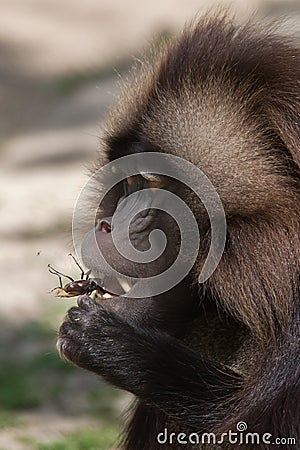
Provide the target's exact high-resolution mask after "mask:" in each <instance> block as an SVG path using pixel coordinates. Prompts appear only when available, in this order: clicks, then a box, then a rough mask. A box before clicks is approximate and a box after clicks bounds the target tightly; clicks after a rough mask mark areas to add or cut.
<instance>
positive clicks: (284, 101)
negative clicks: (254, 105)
mask: <svg viewBox="0 0 300 450" xmlns="http://www.w3.org/2000/svg"><path fill="white" fill-rule="evenodd" d="M290 88H291V89H292V90H291V91H290V93H289V91H287V92H286V95H284V93H282V95H281V96H280V99H278V100H277V101H276V103H275V105H273V107H272V112H271V117H272V122H273V127H274V129H275V131H276V133H277V134H278V135H279V136H280V138H281V140H282V141H283V143H284V144H285V146H286V148H287V149H288V150H289V152H290V154H291V156H292V158H293V160H294V162H295V163H296V164H297V166H298V167H299V168H300V81H299V80H296V82H295V85H294V86H290Z"/></svg>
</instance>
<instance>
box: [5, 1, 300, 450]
mask: <svg viewBox="0 0 300 450" xmlns="http://www.w3.org/2000/svg"><path fill="white" fill-rule="evenodd" d="M218 3H219V4H220V3H222V4H227V3H231V4H234V5H235V8H236V11H237V15H238V17H240V18H242V17H247V16H248V15H249V14H250V13H251V12H252V11H253V10H256V11H257V12H256V15H257V16H258V17H261V16H267V17H269V18H272V17H274V18H276V17H278V16H280V15H282V14H287V15H289V16H291V17H292V22H291V25H289V26H290V27H293V28H294V29H295V30H297V29H298V30H299V29H300V27H299V24H300V2H299V0H298V1H289V0H286V1H279V0H278V1H276V0H274V1H271V0H270V1H266V0H251V1H249V2H245V0H236V1H231V2H226V1H223V2H218ZM211 5H212V3H211V2H209V1H208V0H203V1H201V0H177V1H172V0H152V1H151V2H146V1H138V0H127V1H122V0H100V1H99V0H87V1H85V2H82V1H80V0H51V1H50V0H43V1H42V2H41V1H39V0H26V1H24V0H1V1H0V56H1V57H0V211H1V220H0V249H1V250H0V273H1V292H0V321H1V323H0V325H1V324H2V326H3V327H4V328H5V329H9V328H11V329H12V330H14V329H18V327H22V326H23V325H24V324H26V323H28V322H32V321H45V319H47V320H48V321H50V323H51V326H52V327H53V329H56V327H57V326H58V323H59V320H60V319H61V317H62V314H63V312H64V310H66V309H67V308H68V307H69V306H70V305H71V304H73V303H74V302H73V300H67V301H66V302H64V304H63V305H57V301H56V300H53V298H52V297H51V296H50V295H49V294H48V291H49V290H50V289H51V288H52V287H53V286H54V285H55V284H56V280H55V279H53V277H52V276H50V275H49V273H48V271H47V264H48V263H51V264H53V265H54V266H55V267H57V268H60V269H61V270H63V271H66V272H67V273H74V267H73V266H72V264H71V261H70V258H68V256H67V255H68V253H69V251H72V238H71V233H70V225H71V218H72V210H73V206H74V204H75V201H76V198H77V196H78V194H79V192H80V189H81V187H82V186H83V184H84V181H85V179H86V169H85V165H86V163H87V162H88V161H90V160H91V159H92V158H93V157H94V156H95V152H96V150H97V148H98V145H99V141H98V137H99V135H100V134H101V126H102V125H101V124H102V120H103V118H104V116H105V113H106V111H107V109H108V108H109V106H110V105H111V104H112V103H113V102H114V101H115V98H116V95H117V93H118V85H117V80H118V78H119V74H120V75H121V76H125V73H126V69H127V67H128V66H129V65H130V61H131V59H132V56H133V55H136V54H138V53H139V51H140V50H142V49H144V48H146V47H147V46H148V43H149V41H151V39H152V38H153V36H154V35H157V34H162V33H174V32H176V31H177V30H179V29H180V28H181V27H182V26H183V25H184V23H185V22H186V21H188V20H190V19H191V18H193V16H194V15H195V14H196V13H201V12H203V11H204V10H206V9H207V7H211ZM297 27H298V28H297ZM7 342H8V341H7V340H6V337H5V336H3V339H2V344H1V345H2V351H7V349H5V346H6V345H7ZM9 342H10V341H9ZM37 389H38V388H37ZM0 408H1V405H0ZM47 414H48V416H47ZM20 416H21V417H22V422H23V423H26V427H25V428H26V433H27V434H28V436H34V437H36V438H37V439H41V440H45V439H46V440H49V439H50V440H51V438H52V437H53V438H55V437H56V436H57V433H59V434H61V433H62V434H63V433H67V432H69V431H72V430H73V429H76V428H78V426H83V427H84V426H85V425H86V424H87V423H89V424H92V426H94V419H90V418H86V417H85V416H84V415H82V417H79V418H76V420H74V418H72V419H70V417H67V416H63V415H62V416H59V415H58V413H53V411H52V412H47V410H46V411H43V414H42V415H40V413H37V412H35V411H30V412H28V411H25V412H24V411H23V412H22V413H21V412H20ZM20 433H21V434H24V425H23V428H22V430H21V431H20V427H18V426H17V425H16V426H11V427H6V428H4V429H2V430H1V429H0V450H26V449H27V450H28V449H30V448H32V447H31V444H28V442H24V440H23V441H22V440H21V441H20V440H19V439H18V436H19V435H20Z"/></svg>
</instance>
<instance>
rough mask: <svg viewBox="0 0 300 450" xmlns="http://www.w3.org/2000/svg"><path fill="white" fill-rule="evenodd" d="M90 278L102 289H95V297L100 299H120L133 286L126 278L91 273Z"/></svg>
mask: <svg viewBox="0 0 300 450" xmlns="http://www.w3.org/2000/svg"><path fill="white" fill-rule="evenodd" d="M92 277H93V279H95V281H96V282H97V284H99V286H101V288H102V289H103V290H97V289H96V291H95V297H98V298H101V299H106V298H107V299H108V298H114V297H120V296H122V295H124V294H128V293H129V291H130V290H131V288H132V286H133V282H132V281H131V280H129V279H127V278H119V277H113V276H110V275H106V274H103V273H95V272H93V275H92Z"/></svg>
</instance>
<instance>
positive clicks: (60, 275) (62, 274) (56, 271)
mask: <svg viewBox="0 0 300 450" xmlns="http://www.w3.org/2000/svg"><path fill="white" fill-rule="evenodd" d="M48 270H49V272H50V273H52V274H53V275H57V276H58V277H59V278H60V277H65V278H68V280H70V281H74V278H72V277H69V275H65V274H64V273H61V272H59V271H58V270H56V269H54V267H52V266H51V265H50V264H48ZM60 282H61V280H60Z"/></svg>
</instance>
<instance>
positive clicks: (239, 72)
mask: <svg viewBox="0 0 300 450" xmlns="http://www.w3.org/2000/svg"><path fill="white" fill-rule="evenodd" d="M157 53H158V55H156V58H150V59H151V63H144V64H143V65H142V68H141V70H140V73H139V75H137V72H134V76H133V81H132V82H131V85H130V87H126V88H125V92H124V95H123V96H122V97H121V101H120V104H119V106H117V107H115V108H114V109H113V111H112V113H111V115H110V116H109V119H108V123H107V127H106V132H105V136H104V139H103V144H102V150H101V153H100V156H99V166H100V165H102V164H104V163H106V162H108V161H114V160H116V159H118V158H120V157H121V156H124V155H129V154H135V153H141V152H149V151H155V152H163V153H168V154H173V155H178V156H180V157H182V158H185V159H186V160H188V161H190V162H191V163H193V164H194V165H195V166H197V167H199V168H200V169H201V170H202V171H203V172H204V173H205V174H206V175H207V177H208V178H209V179H210V181H211V182H212V184H213V185H214V187H215V189H216V191H217V193H218V195H219V197H220V199H221V201H222V204H223V207H224V210H225V214H226V221H227V236H226V245H225V249H224V253H223V256H222V258H221V261H220V263H219V265H218V267H217V269H216V270H215V271H214V273H213V274H212V275H211V277H210V278H209V279H208V280H207V281H206V282H205V283H202V284H198V282H197V280H198V278H197V276H198V273H199V271H200V270H201V266H202V263H203V254H204V253H205V251H206V247H207V243H208V242H209V240H210V238H209V235H210V227H209V222H208V220H207V216H206V214H205V213H204V212H203V209H202V207H201V205H199V204H198V203H197V201H196V199H194V198H193V193H192V192H190V190H189V189H185V188H184V187H182V186H180V183H179V185H177V184H176V182H175V180H174V181H173V180H172V179H171V178H170V179H167V180H163V179H161V177H160V176H159V175H157V176H155V174H154V175H153V174H152V175H149V176H147V174H146V175H145V173H141V175H140V176H135V177H131V178H129V179H128V180H127V181H125V183H123V184H122V185H118V186H117V187H116V188H115V189H114V190H112V191H110V193H109V201H107V202H105V201H104V203H103V205H102V206H101V209H100V212H99V214H98V215H99V217H98V219H99V220H98V222H97V224H96V229H95V234H96V238H97V244H98V245H99V247H100V248H102V249H104V250H105V251H106V252H107V253H108V254H109V257H110V259H111V261H110V262H111V264H112V265H114V266H115V267H116V268H117V269H118V268H120V267H121V269H122V270H123V272H124V270H125V269H126V260H124V259H123V258H122V257H119V258H118V257H117V256H116V253H115V251H114V249H113V242H112V239H111V234H112V233H111V216H112V215H113V213H114V210H115V208H116V206H117V203H118V201H119V199H120V198H124V196H125V197H126V196H127V195H128V194H129V193H130V192H136V191H137V190H140V189H143V187H144V186H150V187H153V188H155V187H160V186H163V189H165V190H170V191H172V192H177V195H181V196H182V198H183V199H184V201H185V202H186V203H187V204H189V205H190V207H191V208H192V210H193V212H194V215H195V217H196V219H197V222H198V226H199V230H200V232H201V242H200V250H199V256H198V259H197V260H196V262H195V264H194V266H193V268H192V270H191V271H190V272H189V274H188V275H187V276H186V277H185V278H184V279H183V280H182V281H181V282H180V283H179V284H178V285H177V286H174V287H173V288H172V289H170V290H169V291H167V292H165V293H163V294H161V295H158V296H155V297H153V298H151V297H146V298H139V299H137V298H130V292H129V295H128V296H127V298H126V297H124V296H122V295H110V294H109V292H108V295H106V296H104V297H103V296H101V295H100V296H98V298H94V299H93V298H91V297H90V296H87V295H84V296H81V297H79V299H78V307H73V308H71V309H70V310H69V312H68V314H67V317H66V320H65V321H64V323H63V324H62V326H61V328H60V332H59V342H58V346H59V349H60V352H61V354H62V355H64V356H65V357H66V358H67V359H69V360H70V361H72V362H74V363H75V364H76V365H78V366H80V367H82V368H84V369H87V370H90V371H92V372H94V373H96V374H98V375H101V376H102V377H103V378H104V379H105V380H107V381H108V382H109V383H111V384H113V385H115V386H117V387H119V388H121V389H124V390H126V391H129V392H131V393H133V394H134V395H135V396H136V403H135V405H134V409H133V411H132V417H131V419H130V420H129V422H128V424H127V427H126V431H125V432H124V438H123V443H122V448H125V449H127V450H148V449H149V450H151V449H158V448H166V449H167V448H168V449H177V448H178V449H179V448H188V449H192V448H207V449H216V448H234V449H236V448H243V449H256V448H257V449H276V448H280V449H281V448H284V449H295V448H297V445H298V446H299V445H300V441H299V426H300V407H299V398H300V381H299V325H300V321H299V311H300V307H299V294H300V285H299V261H300V259H299V258H300V245H299V239H300V234H299V211H300V189H299V187H300V186H299V167H300V116H299V114H300V50H299V43H298V42H297V40H294V39H292V38H291V37H284V36H282V35H281V34H280V33H279V32H278V31H276V30H274V28H271V29H270V28H267V29H266V27H263V26H262V27H259V26H256V25H252V24H249V23H248V24H246V25H242V26H241V25H238V26H237V25H235V23H234V21H233V20H231V19H230V18H228V17H227V15H222V16H220V15H216V16H213V17H212V16H210V17H207V16H206V17H204V18H202V19H200V20H199V21H198V22H197V23H195V24H193V25H191V26H189V27H187V29H185V31H184V32H183V33H182V35H181V36H180V37H179V38H177V39H174V40H171V41H170V42H167V43H166V45H163V46H162V47H161V48H160V49H159V50H158V52H157ZM95 192H96V191H95ZM94 195H96V197H97V194H94ZM96 201H97V199H96ZM146 211H147V212H146V213H144V214H143V215H137V219H136V220H133V222H132V224H131V235H132V239H133V242H134V244H135V245H136V246H137V247H138V248H141V249H145V248H147V245H148V236H149V233H150V231H151V230H152V229H153V228H162V229H163V230H164V232H165V233H166V235H167V237H168V243H169V242H170V243H171V245H169V246H167V247H166V251H165V255H163V256H162V257H160V258H159V259H158V260H157V262H156V263H155V264H156V266H154V267H153V266H151V267H150V269H149V266H148V265H147V264H136V266H135V265H134V264H132V263H131V262H130V263H129V262H128V264H129V266H130V270H129V272H130V271H131V274H132V272H133V273H134V275H136V276H138V277H139V276H143V275H144V276H146V274H148V273H149V270H150V272H151V271H153V270H157V271H160V270H163V268H165V266H166V261H171V260H172V261H173V260H174V253H173V252H174V249H178V229H177V228H176V223H175V222H174V221H173V220H171V219H170V220H168V218H167V217H166V215H165V214H164V212H161V211H159V210H155V212H154V211H153V210H151V208H149V209H148V210H146ZM199 211H200V212H199ZM94 250H95V249H94V248H92V246H89V243H88V240H87V241H86V242H84V243H83V248H82V257H83V261H84V263H85V265H86V266H87V267H88V268H89V269H92V270H93V271H94V273H102V272H103V271H102V270H101V267H99V266H98V263H97V261H96V259H94V257H93V254H94V253H95V252H94ZM157 264H158V265H159V266H157ZM135 267H136V268H135ZM107 290H108V291H109V288H107ZM239 422H243V423H244V425H243V424H242V425H241V424H239V426H238V428H237V424H238V423H239ZM245 424H246V425H245ZM243 426H244V427H245V426H247V432H249V433H250V432H252V433H257V434H258V435H259V438H258V437H257V436H256V437H255V436H254V437H253V436H252V437H251V438H249V442H248V443H246V442H243V441H234V439H235V437H234V435H232V436H231V439H229V435H228V434H227V435H222V433H229V430H231V432H232V433H233V432H237V431H240V432H242V431H243V430H242V428H241V427H243ZM172 433H173V434H172ZM180 433H182V434H180ZM203 433H215V435H216V436H217V439H218V442H219V443H218V444H217V443H215V444H214V443H213V440H212V439H213V438H212V437H210V439H211V440H210V441H209V443H208V444H207V442H208V441H205V440H204V441H203V442H204V444H203V445H200V444H199V442H200V443H201V440H200V441H199V442H198V441H197V436H198V437H199V438H201V436H202V435H203ZM240 435H241V433H238V439H241V436H240ZM243 435H244V436H245V432H244V434H243ZM222 436H223V437H222ZM288 438H294V439H295V440H296V442H298V443H297V444H294V441H293V440H292V439H288ZM258 439H260V440H258ZM275 439H280V440H281V442H280V441H279V440H277V441H275ZM297 439H298V441H297ZM205 444H206V445H205ZM239 445H240V447H239Z"/></svg>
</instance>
